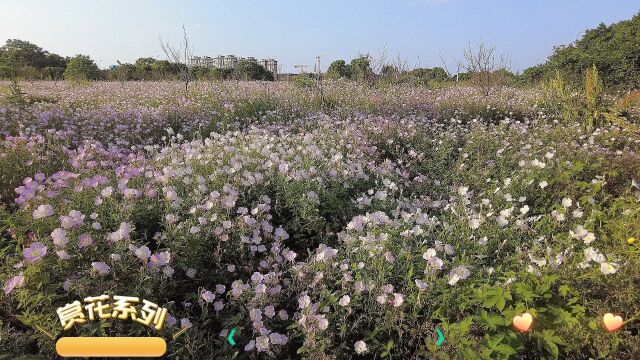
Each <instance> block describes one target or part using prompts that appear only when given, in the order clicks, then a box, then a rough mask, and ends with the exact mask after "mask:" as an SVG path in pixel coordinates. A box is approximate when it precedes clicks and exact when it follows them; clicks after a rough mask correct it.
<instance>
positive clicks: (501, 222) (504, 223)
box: [496, 215, 509, 227]
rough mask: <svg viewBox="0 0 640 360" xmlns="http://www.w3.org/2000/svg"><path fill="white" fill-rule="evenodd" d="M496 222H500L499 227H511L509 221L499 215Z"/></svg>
mask: <svg viewBox="0 0 640 360" xmlns="http://www.w3.org/2000/svg"><path fill="white" fill-rule="evenodd" d="M496 222H498V226H500V227H505V226H507V225H509V220H507V218H506V217H505V216H504V215H499V216H497V217H496Z"/></svg>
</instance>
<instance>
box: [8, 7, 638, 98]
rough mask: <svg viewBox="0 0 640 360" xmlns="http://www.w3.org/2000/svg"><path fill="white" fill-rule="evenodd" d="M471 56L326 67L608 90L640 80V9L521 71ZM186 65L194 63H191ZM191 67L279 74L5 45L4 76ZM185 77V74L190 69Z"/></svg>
mask: <svg viewBox="0 0 640 360" xmlns="http://www.w3.org/2000/svg"><path fill="white" fill-rule="evenodd" d="M464 56H465V59H464V61H462V62H461V63H460V64H458V69H461V70H462V72H460V71H458V72H456V73H455V74H453V73H450V72H448V71H447V70H446V69H445V68H442V67H433V68H422V67H421V68H415V69H408V68H407V67H406V62H403V61H400V59H398V61H396V62H385V61H379V60H380V59H373V58H372V57H371V56H369V55H359V56H357V57H356V58H354V59H352V60H351V61H350V62H349V63H347V62H346V61H345V60H336V61H334V62H332V63H331V64H330V66H329V68H328V70H327V72H326V74H325V76H326V78H329V79H348V80H353V81H360V82H367V83H370V84H380V83H382V84H393V83H411V84H414V85H432V84H439V83H444V82H451V81H463V82H467V81H468V82H473V83H474V84H475V85H478V86H480V87H482V88H485V89H489V88H491V87H495V86H504V85H525V86H528V85H536V84H538V83H540V82H542V81H549V79H554V78H556V77H557V76H558V74H561V75H562V76H563V77H564V78H565V80H566V81H567V83H569V84H580V83H581V82H582V81H583V79H584V77H585V74H586V72H587V71H588V70H589V69H591V68H593V67H595V68H596V69H597V70H598V73H599V74H600V78H601V80H602V83H603V86H604V87H605V88H606V89H608V90H628V89H637V88H639V87H640V13H638V14H637V15H635V16H634V17H632V18H631V19H629V20H623V21H620V22H618V23H614V24H612V25H609V26H607V25H605V24H600V25H599V26H598V27H597V28H595V29H589V30H587V31H585V32H584V34H583V36H582V37H581V38H580V39H578V40H577V41H575V42H574V43H572V44H569V45H561V46H557V47H555V48H554V49H553V52H552V54H551V55H550V56H549V58H548V59H547V61H546V62H545V63H543V64H539V65H535V66H532V67H530V68H528V69H526V70H524V71H523V72H522V73H520V74H514V73H513V72H511V71H510V69H509V64H508V62H505V61H503V60H504V59H496V53H495V48H493V47H491V46H487V45H486V44H484V43H479V44H478V46H477V47H476V48H473V49H472V48H471V46H470V47H469V49H467V50H465V53H464ZM185 67H188V68H187V69H185ZM185 70H187V71H188V73H189V77H190V78H191V79H195V80H230V79H236V80H273V78H274V74H272V73H270V72H269V71H267V70H266V69H265V68H264V67H263V66H261V65H259V64H256V63H253V62H249V61H241V62H239V63H238V64H237V65H236V67H235V68H234V69H218V68H207V67H191V66H189V65H187V64H185V63H184V61H183V62H178V61H174V62H171V61H167V60H158V59H154V58H150V57H146V58H139V59H138V60H136V61H135V63H133V64H130V63H120V62H118V64H117V65H115V66H112V67H110V68H109V69H106V70H101V69H99V68H98V66H97V65H96V63H95V62H94V61H93V60H92V59H91V58H90V57H89V56H86V55H76V56H75V57H62V56H60V55H57V54H54V53H50V52H48V51H45V50H43V49H42V48H40V47H38V46H37V45H35V44H32V43H30V42H27V41H22V40H17V39H10V40H7V42H6V44H5V45H4V46H2V47H0V79H2V78H4V79H8V78H22V79H44V80H59V79H63V78H64V79H71V80H120V81H127V80H174V79H180V78H181V74H184V73H185ZM182 77H183V76H182ZM316 77H317V75H316V74H312V73H307V74H301V75H298V76H296V77H294V80H295V81H296V82H298V83H300V84H303V85H304V84H312V83H313V81H314V80H316V79H315V78H316Z"/></svg>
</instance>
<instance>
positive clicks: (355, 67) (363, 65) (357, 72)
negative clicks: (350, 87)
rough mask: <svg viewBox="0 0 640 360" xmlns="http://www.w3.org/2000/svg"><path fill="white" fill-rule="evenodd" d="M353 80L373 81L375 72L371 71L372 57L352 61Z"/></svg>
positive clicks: (362, 57)
mask: <svg viewBox="0 0 640 360" xmlns="http://www.w3.org/2000/svg"><path fill="white" fill-rule="evenodd" d="M350 68H351V78H352V79H354V80H356V81H367V82H370V81H372V80H373V70H372V69H371V57H370V56H369V55H360V56H358V57H357V58H355V59H353V60H351V64H350Z"/></svg>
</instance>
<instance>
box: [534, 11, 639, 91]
mask: <svg viewBox="0 0 640 360" xmlns="http://www.w3.org/2000/svg"><path fill="white" fill-rule="evenodd" d="M593 65H595V66H596V68H597V70H598V73H599V76H600V78H601V79H602V82H603V85H604V87H605V88H611V89H618V90H625V89H633V88H638V87H640V13H638V14H636V15H635V16H634V17H633V18H631V19H630V20H623V21H620V22H618V23H615V24H612V25H610V26H607V25H605V24H600V25H599V26H598V27H596V28H595V29H590V30H587V31H585V33H584V35H583V36H582V37H581V38H580V39H578V40H577V41H575V42H574V43H572V44H569V45H563V46H557V47H555V48H554V49H553V54H551V56H549V58H548V59H547V62H546V63H544V64H541V65H536V66H535V67H532V68H529V69H531V70H529V69H527V70H525V71H524V73H523V75H525V74H526V75H527V77H526V79H529V78H532V79H533V80H538V79H540V78H550V77H552V75H553V74H555V72H556V71H560V72H561V73H562V74H563V75H564V77H565V78H566V79H567V81H569V82H570V83H571V84H572V85H573V86H578V85H580V84H581V83H582V82H583V79H584V76H585V74H586V71H587V70H588V69H590V68H591V67H592V66H593ZM532 75H535V76H532Z"/></svg>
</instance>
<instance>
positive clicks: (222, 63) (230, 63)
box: [191, 55, 278, 75]
mask: <svg viewBox="0 0 640 360" xmlns="http://www.w3.org/2000/svg"><path fill="white" fill-rule="evenodd" d="M243 60H245V61H250V62H252V63H254V64H259V65H262V66H264V68H265V69H267V70H268V71H271V73H273V75H277V74H278V62H277V61H276V60H274V59H261V60H257V59H256V58H254V57H248V58H239V57H237V56H235V55H218V56H216V57H215V58H211V57H209V56H194V57H193V58H191V65H192V66H204V67H214V68H218V69H233V68H235V67H236V65H238V62H240V61H243Z"/></svg>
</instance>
